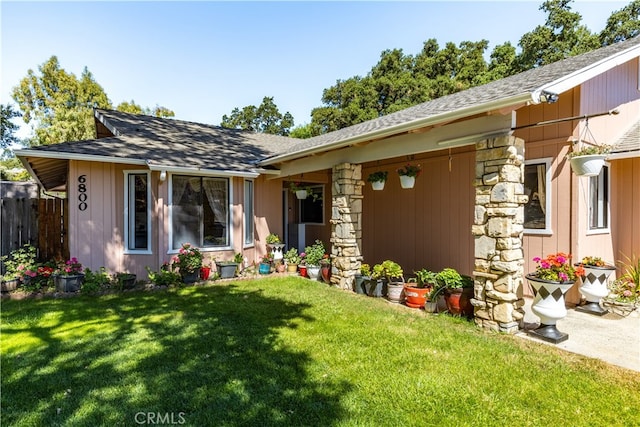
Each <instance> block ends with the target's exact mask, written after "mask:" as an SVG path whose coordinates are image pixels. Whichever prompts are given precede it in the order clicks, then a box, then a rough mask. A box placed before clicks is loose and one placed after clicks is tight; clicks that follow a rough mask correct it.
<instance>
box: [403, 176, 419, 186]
mask: <svg viewBox="0 0 640 427" xmlns="http://www.w3.org/2000/svg"><path fill="white" fill-rule="evenodd" d="M415 184H416V177H415V176H409V175H400V186H401V187H402V188H413V186H414V185H415Z"/></svg>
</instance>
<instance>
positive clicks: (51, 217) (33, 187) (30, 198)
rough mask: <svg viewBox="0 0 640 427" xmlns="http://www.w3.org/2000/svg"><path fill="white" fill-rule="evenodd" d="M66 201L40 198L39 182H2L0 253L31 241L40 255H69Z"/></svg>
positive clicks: (46, 258) (7, 252) (64, 256)
mask: <svg viewBox="0 0 640 427" xmlns="http://www.w3.org/2000/svg"><path fill="white" fill-rule="evenodd" d="M67 224H68V218H67V200H66V199H60V198H40V197H39V190H38V186H37V184H34V183H26V182H10V181H2V182H0V256H2V255H8V254H9V253H10V252H11V251H13V250H15V249H18V248H19V247H21V246H23V245H25V244H27V243H29V244H31V245H33V246H35V247H37V248H38V258H39V259H40V260H43V261H47V260H50V259H52V258H64V259H67V258H68V257H69V244H68V241H67V230H66V227H67Z"/></svg>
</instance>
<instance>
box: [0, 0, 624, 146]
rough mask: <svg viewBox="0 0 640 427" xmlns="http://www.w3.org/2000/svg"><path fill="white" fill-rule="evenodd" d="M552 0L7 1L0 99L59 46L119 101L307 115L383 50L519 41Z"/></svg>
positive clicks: (182, 114) (206, 115) (74, 67)
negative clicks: (262, 107) (265, 103)
mask: <svg viewBox="0 0 640 427" xmlns="http://www.w3.org/2000/svg"><path fill="white" fill-rule="evenodd" d="M542 1H543V0H539V1H516V0H511V1H491V2H481V1H466V2H463V1H447V2H437V1H422V2H415V1H414V2H341V1H331V2H278V3H275V2H244V1H233V2H232V1H229V2H205V1H199V2H163V1H161V2H158V1H155V2H152V1H142V2H107V1H105V2H81V1H73V2H65V3H59V2H22V1H21V2H14V1H2V2H1V3H0V18H1V22H0V23H1V46H0V47H1V55H2V56H1V60H2V61H1V64H2V65H1V73H2V74H1V75H0V82H1V87H0V102H1V103H3V104H6V103H8V102H12V103H13V100H12V99H11V96H10V93H11V89H12V88H13V87H14V86H16V85H17V84H18V83H19V81H20V79H22V78H23V77H25V76H26V75H27V71H28V70H29V69H30V68H31V69H33V70H34V71H36V70H37V68H38V66H39V65H41V64H43V63H44V62H46V61H47V60H48V59H49V58H50V57H51V56H52V55H56V56H57V57H58V59H59V61H60V65H61V67H62V68H64V69H65V70H66V71H67V72H71V73H74V74H75V75H76V76H79V75H80V74H81V72H82V70H83V68H84V67H85V66H86V67H87V68H88V69H89V71H91V72H92V73H93V76H94V78H95V80H96V81H97V82H98V83H99V84H101V85H102V87H103V88H104V90H105V92H106V93H107V95H108V96H109V99H110V100H111V102H112V103H113V104H114V106H115V105H117V104H119V103H120V102H122V101H131V100H134V101H135V102H136V103H137V104H140V105H142V106H145V107H154V106H155V105H161V106H165V107H167V108H170V109H172V110H173V111H174V112H175V113H176V118H178V119H182V120H190V121H196V122H202V123H210V124H219V123H220V120H221V118H222V115H223V114H229V113H230V112H231V110H232V109H233V108H234V107H244V106H246V105H250V104H252V105H259V104H260V103H261V101H262V98H263V97H264V96H273V97H274V101H275V103H276V105H277V106H278V107H279V108H280V111H281V112H285V111H289V112H291V114H293V116H294V118H295V122H296V125H299V124H303V123H308V122H309V121H310V113H311V110H312V109H313V108H314V107H318V106H320V105H321V103H322V102H321V97H322V91H323V89H325V88H328V87H330V86H332V85H333V84H335V82H336V80H338V79H346V78H349V77H352V76H354V75H365V74H367V72H368V71H369V70H370V69H371V67H372V66H373V65H375V64H376V63H377V62H378V59H379V57H380V53H381V52H382V51H383V50H385V49H392V48H402V49H403V51H404V52H405V53H407V54H416V53H418V52H419V50H420V49H421V47H422V44H423V42H424V41H425V40H427V39H430V38H435V39H437V41H438V43H439V44H440V46H443V45H444V44H445V43H447V42H454V43H456V44H459V43H460V42H461V41H464V40H470V41H478V40H481V39H487V40H488V41H489V51H490V50H491V49H492V48H493V47H494V46H495V45H497V44H501V43H504V42H506V41H511V42H512V44H514V45H517V43H518V40H519V38H520V37H521V36H522V34H524V33H525V32H528V31H531V30H533V29H534V28H535V27H536V26H537V25H543V24H544V20H545V15H544V13H543V12H542V11H540V10H539V7H540V5H541V4H542ZM626 4H628V2H624V1H623V2H619V1H576V2H574V3H573V5H572V9H573V10H574V11H577V12H579V13H580V14H581V15H582V17H583V21H582V23H583V24H584V25H586V26H587V27H588V28H589V29H590V30H591V31H593V32H599V31H601V30H602V29H603V28H604V26H605V23H606V19H607V18H608V16H609V15H610V14H611V12H612V11H614V10H619V9H621V8H622V7H624V6H625V5H626ZM20 134H24V131H23V132H20ZM20 134H19V135H20Z"/></svg>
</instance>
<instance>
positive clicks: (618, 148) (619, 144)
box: [611, 120, 640, 154]
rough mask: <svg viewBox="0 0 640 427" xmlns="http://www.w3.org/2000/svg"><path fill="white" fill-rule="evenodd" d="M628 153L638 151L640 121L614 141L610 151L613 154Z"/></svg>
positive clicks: (639, 145)
mask: <svg viewBox="0 0 640 427" xmlns="http://www.w3.org/2000/svg"><path fill="white" fill-rule="evenodd" d="M630 151H640V120H638V121H637V122H636V123H635V124H634V125H633V126H631V128H630V129H629V130H627V131H626V132H625V133H624V135H622V136H621V137H620V139H618V140H617V141H616V143H615V144H614V146H613V149H612V150H611V152H612V153H614V154H616V153H628V152H630Z"/></svg>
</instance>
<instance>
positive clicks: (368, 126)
mask: <svg viewBox="0 0 640 427" xmlns="http://www.w3.org/2000/svg"><path fill="white" fill-rule="evenodd" d="M638 44H640V36H638V37H635V38H633V39H629V40H626V41H623V42H620V43H616V44H613V45H610V46H607V47H604V48H601V49H597V50H594V51H591V52H587V53H584V54H582V55H578V56H574V57H571V58H567V59H564V60H562V61H558V62H554V63H552V64H549V65H545V66H542V67H538V68H534V69H532V70H528V71H525V72H522V73H520V74H516V75H514V76H510V77H506V78H504V79H500V80H496V81H494V82H491V83H487V84H485V85H482V86H476V87H472V88H470V89H467V90H465V91H462V92H457V93H454V94H451V95H447V96H443V97H441V98H437V99H433V100H431V101H427V102H424V103H422V104H418V105H415V106H413V107H409V108H407V109H404V110H401V111H398V112H395V113H392V114H388V115H386V116H382V117H380V118H377V119H373V120H369V121H366V122H363V123H360V124H357V125H353V126H350V127H347V128H344V129H340V130H337V131H335V132H331V133H327V134H323V135H320V136H316V137H314V138H310V139H306V140H304V141H303V142H301V143H300V144H296V145H294V146H291V147H289V149H288V150H287V152H286V153H287V154H292V153H296V152H298V151H304V150H308V149H310V148H313V147H320V146H323V145H327V144H332V143H339V142H340V141H343V140H349V139H351V138H353V137H357V136H360V135H366V134H369V133H372V132H376V131H380V130H384V129H385V128H392V127H394V126H397V125H400V124H403V123H408V122H412V121H417V120H421V119H426V118H429V117H434V116H438V115H441V114H446V113H451V112H454V111H457V110H462V109H472V108H473V107H476V106H482V105H483V104H487V103H490V102H493V101H497V100H500V99H509V98H512V97H515V96H518V95H526V94H532V93H533V92H535V91H536V90H538V89H539V88H541V87H543V86H545V85H548V84H550V83H553V82H554V81H556V80H558V79H560V78H563V77H565V76H567V75H569V74H571V73H573V72H576V71H578V70H581V69H583V68H585V67H588V66H590V65H592V64H594V63H596V62H598V61H601V60H604V59H606V58H608V57H610V56H612V55H615V54H617V53H619V52H622V51H624V50H626V49H629V48H631V47H633V46H636V45H638ZM267 162H268V160H267Z"/></svg>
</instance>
